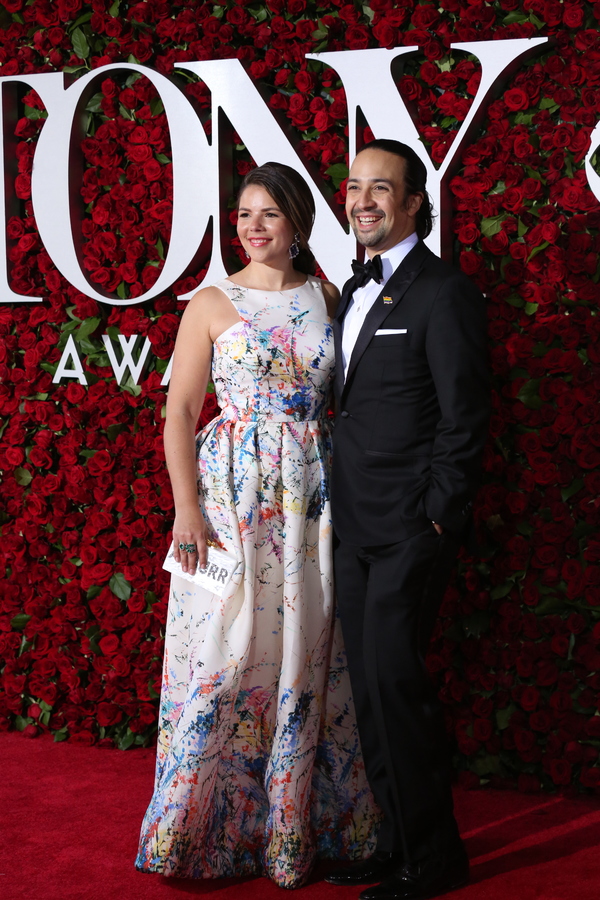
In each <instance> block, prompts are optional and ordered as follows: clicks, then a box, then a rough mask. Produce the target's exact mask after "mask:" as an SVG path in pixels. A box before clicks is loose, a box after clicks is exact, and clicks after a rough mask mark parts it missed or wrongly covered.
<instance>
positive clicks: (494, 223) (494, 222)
mask: <svg viewBox="0 0 600 900" xmlns="http://www.w3.org/2000/svg"><path fill="white" fill-rule="evenodd" d="M505 219H506V216H505V214H504V213H500V215H498V216H490V217H489V218H488V219H482V220H481V233H482V235H483V236H484V237H493V236H494V235H495V234H498V232H499V231H502V223H503V222H504V220H505Z"/></svg>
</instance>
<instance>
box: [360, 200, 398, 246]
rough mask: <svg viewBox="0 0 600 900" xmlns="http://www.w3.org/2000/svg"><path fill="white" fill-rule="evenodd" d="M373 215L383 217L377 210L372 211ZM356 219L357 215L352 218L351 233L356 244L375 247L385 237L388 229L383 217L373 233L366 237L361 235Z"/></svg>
mask: <svg viewBox="0 0 600 900" xmlns="http://www.w3.org/2000/svg"><path fill="white" fill-rule="evenodd" d="M373 215H380V216H383V213H382V212H381V210H378V209H377V210H373ZM357 219H358V215H353V216H352V231H353V232H354V234H355V236H356V239H357V241H358V243H359V244H361V245H362V246H363V247H376V246H377V245H378V244H380V243H381V242H382V241H383V240H384V238H386V237H387V235H388V230H389V229H388V226H387V222H386V220H385V217H384V218H382V219H381V223H380V224H379V226H378V227H377V228H376V229H375V231H371V232H369V234H368V235H366V234H362V233H361V231H360V229H359V227H358V225H357Z"/></svg>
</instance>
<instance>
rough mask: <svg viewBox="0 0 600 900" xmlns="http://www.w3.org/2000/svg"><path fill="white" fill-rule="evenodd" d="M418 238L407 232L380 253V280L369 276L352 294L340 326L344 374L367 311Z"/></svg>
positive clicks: (414, 233) (414, 234)
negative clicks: (398, 240) (401, 238)
mask: <svg viewBox="0 0 600 900" xmlns="http://www.w3.org/2000/svg"><path fill="white" fill-rule="evenodd" d="M418 240H419V239H418V237H417V235H416V232H413V233H412V234H409V236H408V237H406V238H404V240H403V241H400V243H399V244H396V245H395V246H394V247H391V248H390V249H389V250H386V251H385V253H380V254H379V255H380V256H381V267H382V281H381V282H379V284H378V283H377V282H376V281H373V279H372V278H371V279H370V281H367V283H366V284H365V285H364V286H363V287H361V288H356V290H355V291H354V293H353V294H352V297H351V299H350V303H349V305H348V311H347V312H346V315H345V316H344V323H343V326H342V328H343V330H342V364H343V366H344V376H345V375H346V373H347V371H348V365H349V363H350V356H351V355H352V351H353V349H354V345H355V343H356V339H357V337H358V334H359V332H360V330H361V328H362V326H363V324H364V321H365V318H366V316H367V313H368V312H369V310H370V309H371V307H372V306H373V304H374V303H375V301H376V300H377V297H378V296H379V294H380V293H381V291H382V290H383V287H384V286H385V283H386V282H387V281H388V279H389V278H390V277H391V276H392V274H393V273H394V272H395V271H396V269H397V268H398V266H399V265H400V263H401V262H402V261H403V260H404V258H405V256H407V254H408V253H410V251H411V250H412V248H413V247H414V246H415V245H416V244H417V243H418Z"/></svg>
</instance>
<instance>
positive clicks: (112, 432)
mask: <svg viewBox="0 0 600 900" xmlns="http://www.w3.org/2000/svg"><path fill="white" fill-rule="evenodd" d="M126 427H127V426H126V425H125V424H124V423H123V422H115V423H113V424H112V425H109V426H108V428H107V429H106V434H107V435H108V439H109V440H110V441H114V440H115V438H116V437H117V435H118V434H121V432H122V431H124V430H125V428H126Z"/></svg>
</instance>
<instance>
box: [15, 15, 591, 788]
mask: <svg viewBox="0 0 600 900" xmlns="http://www.w3.org/2000/svg"><path fill="white" fill-rule="evenodd" d="M599 20H600V3H589V2H588V3H583V2H570V0H565V2H552V0H550V2H542V0H530V2H527V0H526V2H517V0H502V2H501V0H497V2H495V3H493V4H489V3H484V2H483V0H482V2H478V0H439V2H436V3H418V2H415V0H403V2H402V0H400V2H392V0H370V2H368V3H365V4H360V3H354V4H352V3H343V2H341V0H337V2H336V0H326V2H325V0H323V2H317V0H289V2H284V0H269V2H266V3H263V2H244V0H241V2H239V0H238V2H232V0H220V2H217V3H202V2H197V0H181V2H176V0H174V2H166V0H144V2H139V3H128V2H125V0H114V2H111V0H93V2H91V3H82V2H80V0H56V2H49V0H27V2H26V0H4V2H3V4H2V8H1V9H0V76H7V75H18V74H27V73H40V72H51V71H67V72H69V73H71V75H72V77H73V78H77V77H78V76H80V75H83V74H85V73H86V72H87V71H89V70H90V69H95V68H99V67H102V66H106V65H108V64H109V63H119V62H128V61H129V62H136V63H141V64H144V65H147V66H148V67H150V68H152V69H155V70H157V71H158V72H161V73H163V74H164V75H167V76H172V75H173V76H174V77H175V78H176V79H177V80H178V83H179V84H180V86H182V89H183V90H184V92H185V94H186V96H187V97H188V99H189V100H190V102H192V103H193V104H194V106H195V108H196V109H197V111H198V114H199V115H200V116H201V117H202V119H203V122H204V126H205V129H206V130H207V133H210V118H209V112H210V95H209V91H208V89H207V88H206V87H205V85H204V84H203V83H202V82H201V81H200V80H198V79H196V78H195V77H193V76H191V75H190V73H189V72H188V73H183V72H180V73H179V74H177V63H178V62H184V61H188V60H208V59H222V58H231V57H237V58H239V59H240V60H241V61H242V62H243V63H244V65H245V66H246V67H247V70H248V72H249V74H250V76H251V78H252V79H253V80H254V81H255V82H256V83H257V84H259V85H261V87H262V88H264V90H266V91H267V96H268V97H269V98H270V99H269V100H268V102H269V104H270V106H271V108H272V109H274V110H277V111H278V114H279V115H283V116H285V117H287V119H288V120H289V124H290V126H291V128H292V130H293V131H294V132H295V134H296V135H297V137H298V138H299V140H300V148H301V152H302V153H303V154H304V156H305V157H306V159H307V160H310V161H312V162H313V163H314V164H316V165H317V166H318V168H319V170H320V173H321V177H322V178H323V179H324V181H325V182H327V183H329V184H330V185H331V187H332V190H333V191H334V192H335V201H336V202H338V203H343V196H344V187H345V182H344V177H345V174H346V173H347V168H346V167H347V162H348V159H347V151H348V135H347V127H346V126H347V110H346V103H345V94H344V90H343V86H342V84H341V82H340V81H339V80H338V77H337V75H336V73H335V72H334V71H333V70H332V69H329V68H327V67H325V66H323V65H322V64H320V63H318V62H316V61H310V60H306V58H305V54H306V53H309V52H315V51H323V50H344V49H354V50H357V49H367V48H375V47H387V48H394V47H400V46H402V45H416V44H418V45H419V46H420V48H421V51H420V52H419V53H418V54H416V55H413V56H410V57H409V58H404V59H403V69H402V71H401V72H400V74H399V76H398V88H399V90H400V92H401V93H402V95H403V96H404V98H405V99H406V100H407V102H410V103H411V104H412V108H413V110H414V116H415V122H416V124H417V127H418V128H419V131H420V134H421V138H422V141H423V143H424V145H425V146H426V147H427V148H428V151H429V153H430V155H431V158H432V159H433V161H434V162H435V163H436V164H439V163H440V162H441V161H442V160H443V159H444V156H445V153H446V152H447V150H448V148H449V146H450V145H451V143H452V141H453V138H454V137H455V135H456V132H457V130H458V128H459V127H460V123H461V122H462V121H463V120H464V118H465V116H466V114H467V112H468V109H469V105H470V103H471V102H472V98H473V96H474V95H475V93H476V91H477V86H478V82H479V74H480V66H479V63H478V61H477V60H476V59H475V58H474V57H471V56H469V55H468V54H467V53H466V52H459V51H456V50H450V44H451V43H453V42H459V41H460V42H465V41H474V40H479V41H481V40H490V41H491V40H494V39H508V38H531V37H549V38H551V43H549V44H548V45H545V46H544V47H542V48H541V50H540V52H539V53H538V54H537V55H536V56H535V57H533V58H531V59H529V61H528V62H525V63H522V64H520V65H519V67H518V68H517V70H516V71H515V72H514V73H513V74H512V75H511V77H510V79H509V80H508V81H507V82H506V84H505V87H504V90H503V92H502V93H500V94H499V95H498V96H497V97H496V98H495V99H493V100H492V102H491V103H489V104H488V105H487V107H486V114H485V118H484V119H483V121H482V123H481V125H480V128H479V131H478V132H477V134H476V137H475V139H474V140H473V141H472V142H471V143H470V144H469V146H468V147H467V148H466V149H465V150H463V152H462V153H461V157H460V168H459V170H458V173H457V174H456V175H455V176H454V178H453V179H452V180H451V183H450V189H451V193H452V198H453V231H454V258H455V263H456V264H457V265H460V266H461V267H462V269H463V270H464V271H465V272H466V273H467V274H469V275H470V276H471V277H472V278H473V280H474V281H475V282H476V283H477V284H478V285H479V286H480V287H481V289H482V290H483V291H484V292H485V293H486V295H487V296H488V298H489V299H488V305H489V328H490V347H491V358H492V365H493V373H494V397H493V403H494V414H493V418H492V424H491V432H490V440H489V443H488V446H487V449H486V453H485V463H484V478H483V481H484V483H483V487H482V490H481V492H480V496H479V499H478V503H477V506H476V519H477V526H478V532H479V536H480V541H481V547H482V556H481V559H478V560H475V559H469V558H467V557H466V556H465V557H463V559H462V560H461V563H460V567H459V570H458V572H457V575H456V577H455V579H454V581H453V583H452V585H451V586H450V588H449V590H448V592H447V595H446V598H445V601H444V604H443V608H442V611H441V617H440V620H439V624H438V627H437V631H436V635H435V639H434V643H433V646H432V650H431V653H430V656H429V665H430V669H431V671H432V673H433V675H434V677H435V678H436V679H437V681H438V683H439V686H440V691H441V698H442V700H443V703H444V705H445V708H446V711H447V719H448V727H449V730H450V732H451V734H452V735H453V736H454V739H455V745H456V762H457V766H458V767H459V769H460V770H461V773H462V775H461V777H462V778H463V779H464V780H465V781H466V782H467V783H471V782H472V783H477V782H478V781H479V780H480V779H482V780H484V781H487V780H491V781H492V782H494V783H503V782H511V783H513V782H516V783H518V785H519V787H520V788H521V789H522V790H537V789H539V788H540V787H541V786H552V785H568V784H571V783H572V784H576V785H579V786H582V787H584V788H587V789H597V788H598V787H599V786H600V767H599V766H598V750H599V748H600V712H599V702H598V701H599V696H600V695H599V690H598V689H599V688H600V674H597V673H599V672H600V535H599V534H598V516H599V506H600V500H599V495H600V407H599V402H598V401H599V399H600V368H599V364H600V347H599V343H598V339H599V337H600V319H599V318H598V316H597V311H598V304H599V301H600V286H599V284H598V280H599V277H600V266H599V255H598V250H599V248H600V237H599V233H600V206H599V204H598V201H597V199H596V198H595V196H594V195H593V194H592V192H591V190H590V188H589V186H588V183H587V179H586V173H585V168H584V158H585V156H586V153H587V152H588V150H589V147H590V134H591V132H592V130H593V128H594V126H595V125H596V123H597V121H598V120H600V36H599V34H598V24H599ZM174 73H175V74H174ZM99 85H100V87H99V88H98V92H97V93H95V94H94V95H93V96H92V97H91V99H90V100H89V102H88V103H87V108H86V111H85V115H86V119H85V127H86V137H85V139H84V141H83V144H82V150H83V154H84V157H85V168H84V172H83V180H82V185H81V195H82V202H83V203H84V204H85V216H84V221H83V226H82V254H83V256H82V258H83V261H84V263H83V264H84V267H85V269H86V272H87V275H88V278H89V280H90V282H91V283H92V284H93V285H94V286H95V287H96V288H97V289H98V290H101V291H105V292H109V293H110V292H115V293H116V295H117V296H118V297H120V298H122V299H127V298H132V299H135V298H136V297H139V296H140V295H141V294H143V293H144V292H145V291H146V290H147V289H148V288H149V287H150V286H151V285H152V284H154V282H155V281H156V279H157V277H158V274H159V272H160V271H161V268H162V265H163V260H164V257H165V253H166V251H167V249H168V245H169V238H170V222H171V199H172V175H171V154H170V143H169V129H168V126H167V121H166V118H165V115H164V111H163V109H162V104H161V102H160V98H159V97H158V96H157V94H156V92H155V90H154V88H153V87H152V85H151V83H150V81H149V80H148V79H146V78H145V77H143V76H139V75H137V74H135V73H133V74H132V73H131V72H126V71H121V72H115V71H112V72H110V74H107V77H106V78H105V79H101V80H100V81H99ZM20 104H21V105H20V115H19V117H18V120H17V121H16V125H15V126H14V137H13V143H12V144H11V146H12V147H13V157H14V158H13V159H12V160H11V164H10V166H9V168H8V176H9V178H11V179H12V180H13V182H14V190H15V192H16V195H17V197H18V199H19V204H20V208H19V209H15V210H13V213H14V214H13V215H12V216H11V217H10V218H9V220H8V222H7V225H6V234H7V239H8V247H9V252H8V258H9V281H10V285H11V288H12V290H14V291H15V292H16V293H19V294H25V295H26V294H29V295H32V296H33V295H35V296H43V297H44V300H43V302H41V303H35V304H29V303H26V302H25V303H8V304H2V303H1V302H0V334H1V335H2V343H1V345H0V379H1V382H0V414H1V424H0V470H1V471H2V505H1V508H0V574H2V576H3V578H2V584H1V594H0V666H1V667H2V675H1V678H0V729H5V730H6V729H8V728H15V727H16V728H17V729H19V730H21V731H23V732H24V733H25V734H26V735H30V736H34V735H36V734H38V733H39V732H40V731H48V730H49V731H51V732H53V733H54V735H55V738H56V740H64V739H70V740H73V741H78V742H85V743H90V744H92V743H99V744H102V745H110V746H112V745H114V744H116V745H117V746H118V747H121V748H128V747H131V746H135V745H141V744H145V743H147V742H149V741H151V740H152V737H153V734H154V730H155V720H156V714H157V708H156V704H157V698H158V692H159V690H160V671H161V658H162V628H163V623H164V620H165V612H166V602H167V587H168V581H167V576H166V574H165V573H164V572H163V571H162V570H161V562H162V558H163V557H164V554H165V551H166V548H167V543H168V534H169V530H170V527H171V520H172V515H173V502H172V497H171V493H170V488H169V483H168V477H167V473H166V469H165V466H164V456H163V450H162V436H161V435H162V424H163V410H164V401H165V394H164V388H163V387H161V380H162V378H163V375H164V373H165V370H166V368H167V364H168V360H169V358H170V355H171V353H172V350H173V343H174V339H175V335H176V331H177V326H178V322H179V316H180V314H181V311H182V310H183V308H184V307H185V303H184V302H182V301H178V300H177V295H178V294H182V293H185V292H186V291H189V290H190V289H191V288H193V286H194V285H195V284H196V283H198V282H200V281H201V280H202V277H203V274H204V271H205V270H202V269H200V268H198V269H197V271H195V272H192V273H189V274H187V275H186V277H185V278H182V279H180V281H179V282H178V283H177V284H175V285H173V287H172V290H171V291H169V292H168V293H165V294H162V295H161V296H159V297H158V298H155V299H154V300H151V301H147V302H145V303H143V304H140V305H137V306H136V305H132V306H125V307H124V306H111V305H110V304H102V303H97V302H96V301H95V300H92V299H89V298H87V297H86V296H84V295H83V294H81V293H80V292H79V291H77V290H76V289H74V288H73V287H72V286H71V285H70V284H69V283H68V282H67V281H66V280H65V279H64V278H63V276H62V275H61V274H60V273H59V272H58V270H57V269H56V268H55V267H54V265H53V263H52V261H51V259H50V257H49V255H48V253H47V252H46V251H45V249H44V247H43V245H42V244H41V241H40V238H39V235H38V233H37V231H36V223H35V218H34V209H33V206H32V202H31V184H30V176H31V169H32V159H33V155H34V152H35V147H36V140H37V137H38V135H39V133H40V131H41V129H42V128H43V127H44V121H45V110H44V107H43V104H42V103H41V101H40V99H39V97H38V96H37V95H36V94H35V93H34V92H33V91H29V92H27V93H26V92H25V91H23V92H22V96H21V100H20ZM368 137H369V131H368V128H365V129H364V132H363V134H362V139H363V140H364V139H365V138H368ZM234 163H235V168H236V175H237V177H238V178H239V176H241V175H243V174H244V173H245V172H246V171H247V169H248V167H249V166H250V165H251V164H252V161H251V159H250V157H249V155H248V154H247V152H246V151H245V149H244V147H243V145H242V143H241V139H240V140H239V142H238V143H237V144H236V145H235V157H234ZM231 202H232V203H233V198H232V199H231ZM233 233H234V232H233V230H232V239H231V260H230V263H231V265H232V269H233V268H234V267H235V264H234V260H235V255H236V253H237V252H238V247H237V246H236V240H235V238H233ZM1 300H2V298H1V297H0V301H1ZM103 334H108V335H109V336H110V337H111V338H112V339H115V340H116V338H117V336H118V335H119V334H121V335H125V336H130V335H132V334H140V335H143V336H144V337H146V336H147V337H148V339H149V340H150V343H151V353H150V354H149V356H148V365H147V366H146V368H145V370H144V373H143V375H142V376H141V378H140V383H139V385H135V384H134V382H133V380H132V379H129V381H125V383H124V385H123V386H120V385H119V384H118V383H117V380H116V378H115V376H114V373H113V370H112V368H111V367H110V364H109V357H108V356H107V352H106V348H105V346H104V343H103V340H102V335H103ZM70 335H71V336H72V337H73V338H74V341H75V344H76V347H77V349H78V351H79V355H80V356H81V359H82V362H83V366H84V370H85V373H86V378H87V381H88V384H87V386H84V385H81V384H80V383H79V382H78V380H76V379H63V380H62V382H61V383H60V384H55V383H53V382H52V377H53V374H54V372H55V371H56V368H57V366H58V362H59V360H60V358H61V354H62V351H63V349H64V347H65V344H66V342H67V339H68V337H69V336H70ZM214 412H215V402H214V395H212V394H208V395H207V398H206V402H205V406H204V410H203V412H202V419H201V422H202V423H204V422H206V421H208V420H209V419H210V418H211V417H212V416H213V415H214Z"/></svg>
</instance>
